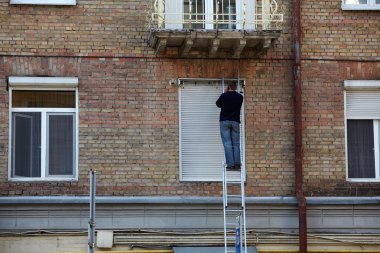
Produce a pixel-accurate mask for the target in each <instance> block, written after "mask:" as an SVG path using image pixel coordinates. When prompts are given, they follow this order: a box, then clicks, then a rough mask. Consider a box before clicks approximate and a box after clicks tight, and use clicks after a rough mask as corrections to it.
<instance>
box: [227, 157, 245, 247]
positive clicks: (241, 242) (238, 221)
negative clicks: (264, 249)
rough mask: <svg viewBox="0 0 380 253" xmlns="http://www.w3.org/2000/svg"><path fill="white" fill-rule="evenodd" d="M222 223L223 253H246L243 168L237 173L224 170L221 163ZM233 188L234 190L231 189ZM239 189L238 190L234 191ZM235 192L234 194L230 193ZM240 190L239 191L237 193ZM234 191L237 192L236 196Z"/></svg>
mask: <svg viewBox="0 0 380 253" xmlns="http://www.w3.org/2000/svg"><path fill="white" fill-rule="evenodd" d="M222 167H223V178H222V179H223V221H224V252H225V253H247V230H246V220H245V191H244V185H245V167H244V166H243V165H242V166H241V170H240V172H239V174H240V176H239V177H237V175H236V173H237V172H230V171H227V170H226V164H225V163H224V162H223V166H222ZM232 188H234V189H232ZM236 188H240V189H236ZM233 190H235V194H233V193H230V192H233ZM239 190H240V191H239ZM236 191H239V193H238V194H236Z"/></svg>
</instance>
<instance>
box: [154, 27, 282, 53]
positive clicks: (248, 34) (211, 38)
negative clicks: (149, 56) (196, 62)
mask: <svg viewBox="0 0 380 253" xmlns="http://www.w3.org/2000/svg"><path fill="white" fill-rule="evenodd" d="M280 35H281V30H268V31H265V30H260V31H255V30H193V29H178V30H175V29H174V30H173V29H151V30H150V33H149V39H148V43H149V46H150V47H152V48H153V49H154V50H155V52H156V54H157V55H162V54H165V52H166V50H167V48H177V49H178V56H181V57H193V56H197V55H202V56H204V55H205V56H207V57H209V58H221V57H223V58H225V57H230V58H240V57H241V56H242V52H243V50H248V51H249V52H250V53H253V54H255V55H260V54H262V53H264V52H265V51H266V50H267V49H268V48H270V46H271V45H272V43H273V42H274V41H275V40H276V39H278V38H279V37H280Z"/></svg>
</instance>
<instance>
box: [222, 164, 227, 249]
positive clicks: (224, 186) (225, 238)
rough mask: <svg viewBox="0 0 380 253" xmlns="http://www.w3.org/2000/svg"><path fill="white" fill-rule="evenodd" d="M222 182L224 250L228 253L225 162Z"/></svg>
mask: <svg viewBox="0 0 380 253" xmlns="http://www.w3.org/2000/svg"><path fill="white" fill-rule="evenodd" d="M222 169H223V173H222V183H223V221H224V222H223V230H224V252H225V253H227V217H226V208H227V184H226V166H225V163H224V162H223V163H222Z"/></svg>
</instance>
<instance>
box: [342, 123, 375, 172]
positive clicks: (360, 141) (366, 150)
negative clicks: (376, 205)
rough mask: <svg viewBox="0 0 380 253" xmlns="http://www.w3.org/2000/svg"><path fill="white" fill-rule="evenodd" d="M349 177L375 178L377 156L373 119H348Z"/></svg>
mask: <svg viewBox="0 0 380 253" xmlns="http://www.w3.org/2000/svg"><path fill="white" fill-rule="evenodd" d="M347 145H348V147H347V151H348V154H347V156H348V177H349V178H374V177H375V156H374V138H373V121H372V120H347Z"/></svg>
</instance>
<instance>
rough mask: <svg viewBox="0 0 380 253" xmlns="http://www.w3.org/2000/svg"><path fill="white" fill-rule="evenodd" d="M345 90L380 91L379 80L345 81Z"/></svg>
mask: <svg viewBox="0 0 380 253" xmlns="http://www.w3.org/2000/svg"><path fill="white" fill-rule="evenodd" d="M344 89H345V90H377V89H380V80H345V81H344Z"/></svg>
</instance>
